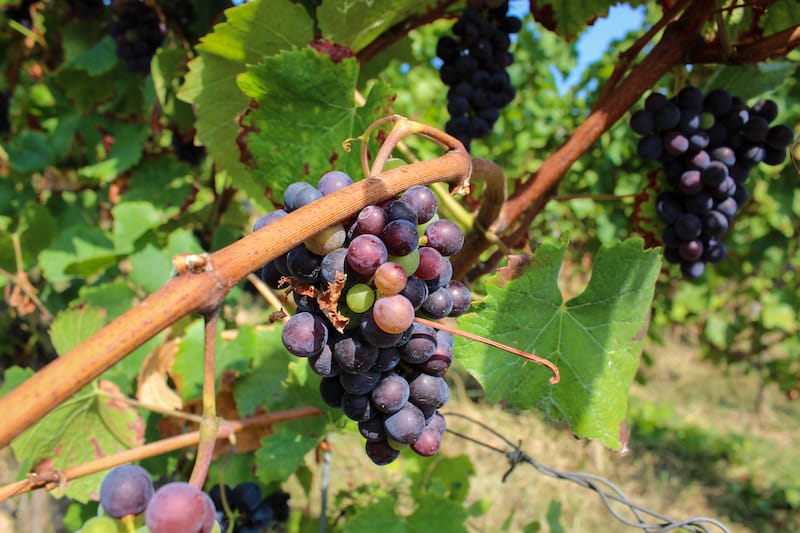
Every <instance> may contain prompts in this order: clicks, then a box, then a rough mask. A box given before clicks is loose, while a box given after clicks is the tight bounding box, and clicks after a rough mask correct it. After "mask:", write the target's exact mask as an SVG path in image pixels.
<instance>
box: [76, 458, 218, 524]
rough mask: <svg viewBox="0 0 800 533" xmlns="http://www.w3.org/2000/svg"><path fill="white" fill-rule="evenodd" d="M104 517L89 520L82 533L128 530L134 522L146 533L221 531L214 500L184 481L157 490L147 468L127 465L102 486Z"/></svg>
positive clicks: (120, 467) (109, 475)
mask: <svg viewBox="0 0 800 533" xmlns="http://www.w3.org/2000/svg"><path fill="white" fill-rule="evenodd" d="M100 506H101V508H102V510H103V514H101V515H100V516H96V517H94V518H91V519H89V520H87V521H86V522H85V523H84V524H83V527H81V530H80V533H117V532H118V531H129V528H128V527H126V526H125V525H124V522H125V521H126V520H129V519H130V520H132V522H133V524H134V525H135V526H136V527H137V529H136V531H141V532H143V533H175V532H176V531H181V532H185V533H211V532H212V531H215V532H219V531H220V529H219V525H218V524H217V522H216V512H215V510H214V503H213V502H212V500H211V498H210V497H209V496H208V495H207V494H206V493H204V492H203V491H201V490H199V489H197V488H195V487H193V486H192V485H189V484H188V483H183V482H173V483H167V484H166V485H163V486H162V487H160V488H159V489H158V490H154V488H153V481H152V479H151V478H150V474H148V472H147V470H145V469H144V468H142V467H140V466H137V465H133V464H126V465H122V466H118V467H116V468H114V469H113V470H111V471H110V472H109V473H108V474H106V477H105V478H103V482H102V483H101V485H100Z"/></svg>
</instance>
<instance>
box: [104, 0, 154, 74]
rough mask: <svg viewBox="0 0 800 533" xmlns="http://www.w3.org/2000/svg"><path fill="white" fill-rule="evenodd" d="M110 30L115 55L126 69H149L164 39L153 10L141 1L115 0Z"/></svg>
mask: <svg viewBox="0 0 800 533" xmlns="http://www.w3.org/2000/svg"><path fill="white" fill-rule="evenodd" d="M109 32H110V33H111V37H113V38H114V40H115V41H116V43H117V56H118V57H119V58H120V59H122V60H123V61H124V62H125V65H126V66H127V67H128V70H129V71H131V72H135V73H147V72H150V61H151V60H152V59H153V56H154V55H155V53H156V50H158V47H159V46H161V43H162V41H163V40H164V28H163V27H162V26H161V22H160V21H159V20H158V14H157V13H156V11H155V9H153V8H152V7H150V6H149V5H148V4H147V3H145V2H143V1H142V0H114V1H113V2H112V3H111V24H110V27H109Z"/></svg>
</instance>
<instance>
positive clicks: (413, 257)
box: [386, 249, 419, 276]
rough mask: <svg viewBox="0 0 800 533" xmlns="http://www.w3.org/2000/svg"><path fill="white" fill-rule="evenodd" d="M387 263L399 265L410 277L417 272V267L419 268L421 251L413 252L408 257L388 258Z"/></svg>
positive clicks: (391, 256)
mask: <svg viewBox="0 0 800 533" xmlns="http://www.w3.org/2000/svg"><path fill="white" fill-rule="evenodd" d="M386 261H387V262H389V261H391V262H392V263H397V264H398V265H400V266H401V267H403V270H405V271H406V275H407V276H410V275H411V274H413V273H414V272H416V271H417V267H418V266H419V249H416V250H412V251H411V252H409V253H408V254H406V255H390V256H389V257H387V258H386Z"/></svg>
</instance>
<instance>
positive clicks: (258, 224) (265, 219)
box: [253, 209, 287, 231]
mask: <svg viewBox="0 0 800 533" xmlns="http://www.w3.org/2000/svg"><path fill="white" fill-rule="evenodd" d="M286 215H287V213H286V211H285V210H283V209H276V210H275V211H270V212H269V213H267V214H266V215H261V216H260V217H258V219H257V220H256V221H255V223H253V231H258V230H260V229H261V228H263V227H266V226H269V225H270V224H272V223H273V222H275V221H276V220H278V219H281V218H283V217H285V216H286Z"/></svg>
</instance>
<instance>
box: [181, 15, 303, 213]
mask: <svg viewBox="0 0 800 533" xmlns="http://www.w3.org/2000/svg"><path fill="white" fill-rule="evenodd" d="M225 14H226V16H227V20H226V21H225V22H223V23H221V24H218V25H216V26H214V31H213V32H211V33H209V34H208V35H206V36H205V37H203V39H202V42H201V43H200V44H199V45H198V46H197V51H198V56H197V57H196V58H195V59H193V60H192V61H191V62H190V63H189V73H188V74H187V76H186V81H185V82H184V85H183V87H181V89H180V91H179V92H178V98H180V99H181V100H184V101H186V102H189V103H191V104H195V110H196V113H197V124H196V127H197V137H198V139H199V140H200V142H201V143H202V144H204V145H205V146H206V147H207V148H208V151H209V152H210V153H211V155H212V156H213V157H214V161H215V162H216V163H217V164H218V165H220V166H221V167H222V168H224V169H226V170H227V171H228V173H230V174H231V176H232V179H233V182H234V184H235V185H236V186H238V187H240V188H242V189H244V190H245V192H246V193H247V194H248V196H249V197H250V200H251V201H254V202H257V203H258V204H259V205H260V206H262V207H269V206H268V205H266V204H265V200H264V195H263V190H264V185H263V184H259V183H258V181H256V180H254V179H252V177H251V176H250V175H249V173H248V172H246V170H245V167H244V165H242V163H241V161H240V159H239V156H240V154H239V148H238V146H237V145H236V140H237V136H238V135H239V125H238V124H237V117H238V116H239V115H240V114H241V113H242V112H243V111H244V110H245V109H246V108H247V105H248V102H249V99H248V98H247V96H245V95H243V94H242V92H241V91H240V90H239V88H238V87H237V86H236V76H237V75H238V74H239V73H241V72H244V70H245V67H246V65H248V64H252V63H258V62H259V61H260V60H261V59H262V58H264V57H266V56H269V55H271V54H275V53H277V52H278V51H279V50H281V49H285V48H288V47H292V46H304V45H306V44H307V43H308V41H309V40H311V38H312V36H313V21H312V20H311V19H310V18H309V16H308V13H307V12H306V10H305V9H304V8H303V7H302V6H301V5H298V4H295V3H293V2H291V1H289V0H268V1H266V0H254V1H252V2H248V3H245V4H242V5H240V6H238V7H235V8H232V9H229V10H227V11H226V12H225Z"/></svg>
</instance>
